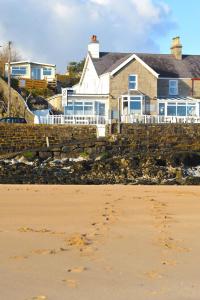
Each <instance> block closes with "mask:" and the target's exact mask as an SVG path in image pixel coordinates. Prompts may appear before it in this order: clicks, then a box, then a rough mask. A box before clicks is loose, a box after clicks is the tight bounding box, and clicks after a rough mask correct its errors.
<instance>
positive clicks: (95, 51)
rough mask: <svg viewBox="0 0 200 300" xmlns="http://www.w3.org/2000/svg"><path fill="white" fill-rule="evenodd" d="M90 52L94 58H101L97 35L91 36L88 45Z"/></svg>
mask: <svg viewBox="0 0 200 300" xmlns="http://www.w3.org/2000/svg"><path fill="white" fill-rule="evenodd" d="M88 52H89V53H90V55H91V56H92V58H99V41H98V40H97V36H96V35H93V36H92V37H91V41H90V43H89V45H88Z"/></svg>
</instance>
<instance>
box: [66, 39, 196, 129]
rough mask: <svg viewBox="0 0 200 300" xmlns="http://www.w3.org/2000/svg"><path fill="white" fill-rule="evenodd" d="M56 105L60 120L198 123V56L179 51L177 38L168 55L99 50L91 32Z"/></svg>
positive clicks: (180, 46) (180, 47)
mask: <svg viewBox="0 0 200 300" xmlns="http://www.w3.org/2000/svg"><path fill="white" fill-rule="evenodd" d="M62 105H63V109H64V118H62V120H63V121H61V123H62V122H64V123H67V122H68V120H71V119H72V118H73V120H74V122H76V120H78V118H80V117H82V119H83V118H84V119H85V120H89V121H88V122H89V123H90V120H91V118H93V119H92V120H94V119H95V120H96V122H97V123H98V122H99V121H100V122H104V123H107V122H113V120H118V119H120V120H121V122H135V121H138V120H147V119H150V120H154V121H155V120H157V122H161V121H162V122H168V121H169V122H172V121H175V122H177V121H181V122H182V121H183V122H186V121H189V122H193V121H194V122H200V55H185V54H183V53H182V45H181V42H180V38H179V37H175V38H173V40H172V45H171V53H170V54H150V53H134V52H133V53H114V52H101V51H100V44H99V41H98V40H97V37H96V36H95V35H93V36H92V38H91V42H90V44H89V45H88V53H87V57H86V61H85V65H84V69H83V73H82V76H81V79H80V82H79V83H78V84H77V85H75V86H74V87H72V90H70V91H69V93H68V97H67V98H63V100H62ZM69 122H71V121H69ZM92 122H94V121H92Z"/></svg>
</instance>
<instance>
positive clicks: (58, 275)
mask: <svg viewBox="0 0 200 300" xmlns="http://www.w3.org/2000/svg"><path fill="white" fill-rule="evenodd" d="M199 200H200V187H194V186H191V187H185V186H184V187H178V186H121V185H118V186H38V185H35V186H28V185H1V186H0V245H1V248H0V299H1V300H32V299H35V300H66V299H70V300H90V299H91V300H94V299H98V300H101V299H103V300H111V299H113V300H132V299H137V300H151V299H162V300H184V299H185V300H190V299H191V300H198V299H200V284H199V278H200V268H199V261H200V259H199V253H200V240H199V238H198V237H199V230H200V201H199Z"/></svg>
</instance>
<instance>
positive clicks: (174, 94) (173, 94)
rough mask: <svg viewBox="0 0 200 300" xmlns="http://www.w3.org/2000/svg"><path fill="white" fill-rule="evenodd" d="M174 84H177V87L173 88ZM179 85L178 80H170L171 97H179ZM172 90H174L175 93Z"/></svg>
mask: <svg viewBox="0 0 200 300" xmlns="http://www.w3.org/2000/svg"><path fill="white" fill-rule="evenodd" d="M172 83H176V84H175V86H172ZM178 85H179V82H178V79H170V80H169V95H170V96H178V94H179V90H178V88H179V87H178ZM172 89H174V90H175V92H173V91H172Z"/></svg>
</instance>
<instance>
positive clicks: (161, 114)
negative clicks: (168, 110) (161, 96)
mask: <svg viewBox="0 0 200 300" xmlns="http://www.w3.org/2000/svg"><path fill="white" fill-rule="evenodd" d="M159 115H160V116H164V115H165V104H164V103H159Z"/></svg>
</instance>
